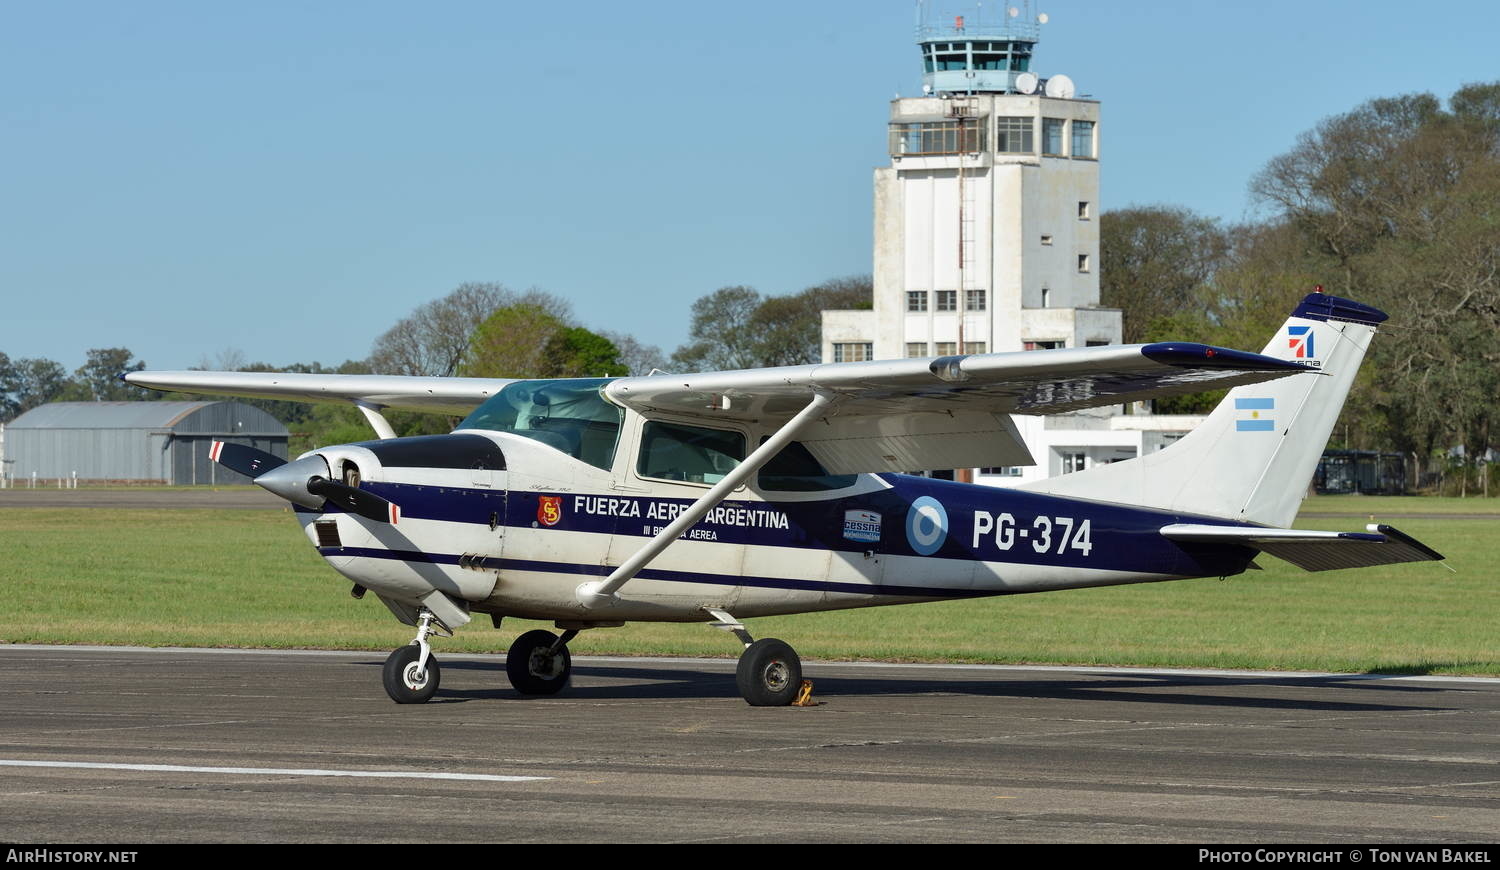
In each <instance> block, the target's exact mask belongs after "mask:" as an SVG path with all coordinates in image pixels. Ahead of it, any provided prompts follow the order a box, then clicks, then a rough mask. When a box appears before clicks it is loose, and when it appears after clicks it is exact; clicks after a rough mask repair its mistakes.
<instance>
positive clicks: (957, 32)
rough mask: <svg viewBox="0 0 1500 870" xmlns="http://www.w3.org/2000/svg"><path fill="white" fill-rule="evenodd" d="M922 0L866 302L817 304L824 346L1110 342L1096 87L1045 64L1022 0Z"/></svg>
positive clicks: (881, 353)
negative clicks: (917, 67) (1002, 1)
mask: <svg viewBox="0 0 1500 870" xmlns="http://www.w3.org/2000/svg"><path fill="white" fill-rule="evenodd" d="M1014 2H1015V3H1016V4H1017V5H1014V6H999V7H994V8H991V7H988V6H985V7H979V8H980V9H982V10H983V12H984V14H985V15H987V16H991V19H992V20H982V19H981V18H980V17H979V15H978V13H977V12H976V11H975V7H970V12H971V13H972V14H958V15H953V14H943V15H941V16H939V15H938V14H937V13H936V12H935V11H934V10H933V9H931V8H930V7H929V6H928V5H927V4H925V3H924V4H922V5H920V6H919V8H918V22H917V32H916V36H917V40H916V41H917V46H918V48H919V50H920V52H921V57H922V93H923V96H920V97H907V98H897V99H896V100H893V101H892V102H891V107H890V123H889V126H888V128H887V131H886V132H887V143H888V145H889V153H890V160H891V163H890V165H889V166H887V167H881V168H877V169H876V170H875V262H874V272H873V274H874V285H875V299H874V310H873V311H828V312H824V315H823V357H824V359H825V360H826V361H829V362H836V361H852V360H860V359H893V358H900V357H932V356H948V355H953V354H971V353H987V352H996V351H1018V350H1034V349H1042V348H1059V347H1085V346H1089V345H1098V344H1118V343H1119V342H1120V336H1121V329H1120V312H1119V311H1118V310H1113V309H1101V308H1099V307H1098V304H1099V223H1098V218H1099V160H1100V127H1099V103H1098V101H1097V100H1093V99H1090V98H1088V97H1086V96H1079V95H1078V94H1076V93H1075V87H1074V85H1073V82H1072V81H1071V80H1070V79H1069V78H1068V77H1067V76H1066V75H1060V74H1052V75H1047V74H1044V73H1042V72H1040V71H1039V70H1038V68H1037V66H1036V64H1035V51H1036V47H1037V44H1038V42H1039V41H1040V35H1041V30H1042V27H1043V26H1044V25H1045V24H1046V21H1047V16H1046V15H1041V14H1034V13H1033V11H1032V9H1031V8H1030V6H1029V4H1027V3H1024V2H1022V0H1014Z"/></svg>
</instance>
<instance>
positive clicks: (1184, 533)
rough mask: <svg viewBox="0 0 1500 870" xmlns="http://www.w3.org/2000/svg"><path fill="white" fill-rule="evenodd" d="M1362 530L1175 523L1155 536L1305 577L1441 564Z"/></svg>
mask: <svg viewBox="0 0 1500 870" xmlns="http://www.w3.org/2000/svg"><path fill="white" fill-rule="evenodd" d="M1365 528H1366V529H1368V531H1365V532H1319V531H1309V530H1305V529H1266V528H1256V527H1252V526H1212V525H1196V524H1192V523H1177V524H1174V525H1170V526H1163V527H1162V529H1161V533H1162V536H1163V537H1166V538H1170V539H1171V540H1174V541H1181V542H1183V543H1203V544H1239V545H1241V546H1245V547H1254V548H1255V549H1257V550H1260V551H1261V552H1263V553H1270V554H1271V555H1272V556H1275V557H1276V558H1278V559H1285V560H1286V561H1288V562H1291V563H1292V564H1293V565H1296V566H1297V567H1298V568H1302V569H1304V570H1307V571H1332V570H1334V569H1336V568H1368V567H1370V566H1372V565H1394V564H1396V563H1398V562H1440V561H1442V560H1443V554H1442V553H1439V552H1438V551H1436V550H1434V549H1432V548H1431V547H1429V546H1427V545H1426V544H1423V543H1422V542H1420V541H1418V540H1417V539H1416V538H1413V537H1411V536H1410V535H1407V534H1405V533H1403V532H1401V531H1399V530H1397V529H1393V528H1391V527H1390V526H1385V525H1379V524H1375V523H1372V524H1370V525H1368V526H1366V527H1365Z"/></svg>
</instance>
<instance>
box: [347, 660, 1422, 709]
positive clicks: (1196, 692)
mask: <svg viewBox="0 0 1500 870" xmlns="http://www.w3.org/2000/svg"><path fill="white" fill-rule="evenodd" d="M359 664H360V665H362V666H369V665H374V666H377V667H378V666H379V665H380V662H376V661H366V662H360V663H359ZM441 664H442V668H443V670H445V671H450V672H452V671H487V672H490V673H491V674H493V682H494V686H495V687H494V688H493V689H466V688H465V689H459V688H448V687H444V688H440V689H439V690H438V692H437V695H436V696H435V697H434V698H433V699H432V701H430V702H429V703H434V704H437V703H445V702H446V703H455V702H463V701H473V700H484V699H506V700H510V701H517V700H522V701H533V702H546V701H552V700H569V699H571V700H584V701H601V700H630V699H637V700H672V699H684V698H725V699H728V698H737V697H738V693H737V691H736V688H735V682H734V674H732V673H726V672H723V671H711V670H702V669H697V668H681V669H678V668H670V667H656V668H637V667H631V666H630V665H618V666H615V665H611V666H605V667H599V666H592V665H578V664H575V665H574V667H573V682H572V684H571V685H569V686H568V687H567V688H566V689H564V690H563V692H562V693H561V694H559V695H553V696H546V697H538V696H525V695H521V694H520V693H518V692H516V691H515V690H514V689H512V688H511V687H510V684H509V682H508V681H507V680H506V676H505V668H504V666H503V665H497V664H491V663H488V662H475V661H461V660H449V661H443V662H442V663H441ZM804 676H805V677H806V678H807V679H811V680H813V682H814V693H813V697H814V699H815V700H819V701H824V702H827V701H831V700H834V699H836V698H840V697H843V698H849V697H864V696H878V695H979V696H991V697H996V698H1003V697H1007V696H1012V697H1025V698H1050V699H1054V700H1059V701H1072V700H1079V701H1094V702H1101V701H1120V702H1129V703H1135V704H1181V705H1189V706H1205V707H1245V708H1256V709H1284V710H1309V711H1345V712H1355V711H1428V710H1440V709H1446V707H1438V706H1428V705H1420V706H1417V705H1405V704H1390V703H1373V702H1364V701H1354V700H1348V701H1344V700H1331V699H1329V698H1289V697H1277V696H1275V695H1273V694H1270V693H1267V694H1256V693H1255V692H1254V691H1253V687H1257V686H1260V687H1265V688H1267V689H1273V690H1284V689H1287V688H1299V689H1304V690H1317V691H1321V692H1338V693H1340V694H1342V695H1347V693H1351V692H1356V693H1363V692H1368V691H1380V692H1382V693H1389V692H1397V693H1401V694H1404V695H1408V696H1411V695H1422V696H1427V697H1433V693H1442V692H1447V691H1451V690H1450V689H1446V688H1443V687H1436V686H1419V685H1412V684H1410V683H1398V682H1393V681H1392V680H1390V679H1389V678H1385V679H1382V678H1379V677H1371V676H1363V675H1350V676H1301V675H1288V676H1286V677H1275V676H1271V677H1267V676H1250V675H1246V676H1237V675H1229V676H1224V677H1218V676H1189V675H1177V674H1153V673H1142V674H1139V675H1137V674H1130V675H1128V676H1121V675H1119V674H1104V673H1101V674H1098V675H1097V676H1093V675H1089V674H1088V673H1087V672H1079V673H1077V674H1075V675H1071V676H1070V677H1069V678H1068V679H1057V680H1053V679H1046V678H1043V679H1004V678H996V679H975V678H973V677H964V678H954V679H941V678H938V679H933V678H930V677H929V678H923V679H913V678H911V677H904V676H894V675H892V676H887V675H883V674H882V675H877V674H873V673H872V674H871V675H870V676H869V677H849V676H837V677H834V676H820V675H819V674H818V666H817V665H816V664H814V665H811V666H806V667H805V669H804ZM580 677H582V678H583V679H584V684H583V685H579V682H578V681H579V678H580ZM1247 688H1249V689H1251V691H1245V690H1246V689H1247ZM1230 692H1233V694H1230ZM1387 697H1388V696H1387ZM1412 700H1417V699H1416V698H1415V697H1414V698H1412Z"/></svg>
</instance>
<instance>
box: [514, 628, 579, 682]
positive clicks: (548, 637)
mask: <svg viewBox="0 0 1500 870" xmlns="http://www.w3.org/2000/svg"><path fill="white" fill-rule="evenodd" d="M573 634H574V632H569V633H568V634H565V635H563V636H562V637H558V636H557V635H555V634H553V633H552V632H550V631H544V630H542V629H537V630H536V631H528V632H526V633H525V634H523V635H521V636H520V637H518V638H516V640H515V643H512V644H511V645H510V650H509V651H508V652H507V653H506V654H505V674H506V676H508V677H510V684H511V685H512V686H513V687H515V690H516V691H517V692H520V693H521V694H523V695H555V694H557V693H558V692H560V691H562V688H563V686H566V685H567V684H568V678H569V677H571V676H572V675H573V656H572V655H571V654H569V653H568V641H569V640H571V639H572V637H571V636H572V635H573Z"/></svg>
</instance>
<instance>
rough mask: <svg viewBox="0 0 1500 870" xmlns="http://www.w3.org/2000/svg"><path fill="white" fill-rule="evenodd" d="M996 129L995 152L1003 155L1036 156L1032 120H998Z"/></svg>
mask: <svg viewBox="0 0 1500 870" xmlns="http://www.w3.org/2000/svg"><path fill="white" fill-rule="evenodd" d="M996 125H997V126H996V128H995V150H996V151H997V152H999V153H1001V154H1034V153H1036V143H1035V142H1034V141H1032V130H1033V123H1032V120H1031V119H1030V118H998V119H996Z"/></svg>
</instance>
